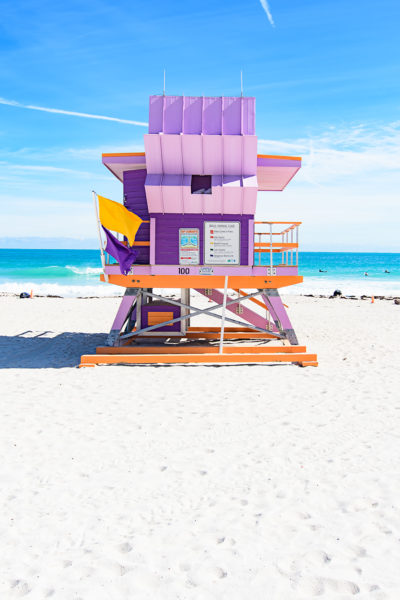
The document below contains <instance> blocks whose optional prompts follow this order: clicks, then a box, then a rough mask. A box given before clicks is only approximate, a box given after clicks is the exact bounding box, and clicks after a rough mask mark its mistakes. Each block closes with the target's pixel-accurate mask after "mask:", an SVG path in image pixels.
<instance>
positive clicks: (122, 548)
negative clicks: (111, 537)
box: [119, 542, 132, 554]
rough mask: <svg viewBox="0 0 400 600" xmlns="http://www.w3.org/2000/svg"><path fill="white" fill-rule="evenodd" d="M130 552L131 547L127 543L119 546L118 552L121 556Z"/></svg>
mask: <svg viewBox="0 0 400 600" xmlns="http://www.w3.org/2000/svg"><path fill="white" fill-rule="evenodd" d="M131 550H132V546H131V545H130V543H129V542H124V543H123V544H120V545H119V551H120V552H122V553H123V554H127V553H128V552H130V551H131Z"/></svg>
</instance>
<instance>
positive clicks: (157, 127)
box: [149, 96, 163, 133]
mask: <svg viewBox="0 0 400 600" xmlns="http://www.w3.org/2000/svg"><path fill="white" fill-rule="evenodd" d="M162 130H163V96H150V102H149V133H159V132H160V131H162Z"/></svg>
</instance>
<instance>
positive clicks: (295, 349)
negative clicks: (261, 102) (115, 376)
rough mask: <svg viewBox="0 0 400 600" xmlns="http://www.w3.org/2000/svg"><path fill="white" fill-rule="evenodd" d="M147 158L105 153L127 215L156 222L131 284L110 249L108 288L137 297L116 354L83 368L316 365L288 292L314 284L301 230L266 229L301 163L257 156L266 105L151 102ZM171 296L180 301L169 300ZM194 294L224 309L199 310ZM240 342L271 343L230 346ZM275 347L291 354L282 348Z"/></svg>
mask: <svg viewBox="0 0 400 600" xmlns="http://www.w3.org/2000/svg"><path fill="white" fill-rule="evenodd" d="M144 147H145V152H142V153H122V154H121V153H118V154H115V153H114V154H103V163H104V164H105V166H106V167H107V168H108V169H109V170H110V171H111V172H112V173H113V174H114V175H115V176H116V177H117V178H118V179H119V180H120V181H121V182H122V183H123V202H124V205H125V207H126V208H127V209H128V210H130V211H132V212H133V213H135V214H136V215H138V216H139V217H140V218H141V219H142V220H143V221H144V222H143V224H142V225H141V226H140V228H139V230H138V233H137V235H136V239H135V243H134V245H135V247H137V248H138V249H139V250H140V252H139V255H138V257H137V258H136V260H135V262H134V263H133V264H132V266H131V269H130V272H129V273H128V274H127V275H124V274H122V273H121V270H120V267H119V265H118V264H115V263H114V264H113V263H111V262H110V257H109V256H108V255H106V254H105V253H104V250H103V246H102V247H101V253H102V260H103V266H104V273H103V275H102V276H101V279H102V280H103V281H106V282H108V283H112V284H115V285H119V286H122V287H124V288H125V295H124V297H123V299H122V302H121V306H120V308H119V310H118V313H117V315H116V317H115V319H114V323H113V325H112V327H111V331H110V334H109V336H108V342H107V343H108V345H107V346H105V347H101V348H98V349H97V353H96V355H87V356H83V357H82V363H81V364H82V366H89V365H92V364H99V363H112V362H114V363H123V362H126V363H160V362H164V363H165V362H167V363H173V362H237V363H250V362H281V361H288V362H296V363H299V364H302V365H304V366H305V365H316V364H317V362H316V355H315V354H306V353H305V352H306V349H305V347H304V346H299V345H298V340H297V337H296V334H295V332H294V329H293V326H292V324H291V322H290V320H289V317H288V315H287V312H286V310H285V306H284V304H283V303H282V300H281V298H280V296H279V292H278V289H279V288H281V287H284V286H288V285H293V284H295V283H300V282H301V281H302V279H303V278H302V277H301V276H299V275H298V227H299V225H300V222H298V221H294V222H276V221H275V222H272V221H268V222H261V221H255V213H256V206H257V192H258V191H281V190H283V189H284V188H285V186H286V185H287V184H288V182H289V181H290V180H291V179H292V177H293V176H294V175H295V174H296V173H297V171H298V170H299V169H300V167H301V158H299V157H291V156H269V155H258V154H257V136H256V134H255V98H249V97H243V96H240V97H201V96H165V95H162V96H161V95H160V96H151V97H150V107H149V132H148V133H147V134H145V135H144ZM168 288H169V289H178V290H180V294H178V295H176V294H175V296H174V297H171V296H169V297H165V295H162V290H165V289H168ZM155 290H158V293H156V291H155ZM244 290H246V291H244ZM194 291H195V292H196V293H197V294H200V295H202V296H205V297H206V298H208V300H210V301H213V302H214V304H213V305H212V306H209V303H207V305H206V307H204V302H203V308H201V307H200V308H199V307H195V306H193V305H192V304H191V295H192V293H193V292H194ZM193 295H194V294H193ZM257 297H258V298H257ZM247 301H250V302H252V303H253V305H252V308H249V306H248V302H247ZM245 302H246V303H245ZM227 311H229V312H230V313H233V317H234V318H232V315H229V316H227ZM199 315H203V316H204V315H207V316H209V317H213V318H216V319H219V320H220V326H219V327H204V326H198V327H196V326H194V325H193V320H194V319H195V317H197V316H199ZM227 324H229V326H227ZM232 325H234V326H232ZM149 339H150V340H152V342H153V345H152V346H149V345H148V343H149ZM234 339H240V340H254V339H256V340H260V339H261V340H264V341H265V343H263V344H261V345H258V346H250V345H244V344H242V345H240V346H235V345H232V344H231V342H229V341H228V342H227V340H234ZM193 340H207V341H208V344H205V342H204V341H203V342H202V345H194V344H196V342H193ZM213 340H216V341H218V342H219V343H217V344H216V343H215V341H214V342H213ZM272 340H276V341H277V340H280V341H281V342H283V344H281V345H274V346H271V341H272ZM160 342H162V343H160ZM171 342H173V343H171ZM178 342H179V343H178ZM225 342H227V343H225ZM144 343H147V345H143V344H144ZM154 343H156V345H154ZM213 344H214V345H213Z"/></svg>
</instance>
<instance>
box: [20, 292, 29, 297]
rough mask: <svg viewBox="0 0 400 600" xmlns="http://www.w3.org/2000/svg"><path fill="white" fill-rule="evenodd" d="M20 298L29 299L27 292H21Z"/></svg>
mask: <svg viewBox="0 0 400 600" xmlns="http://www.w3.org/2000/svg"><path fill="white" fill-rule="evenodd" d="M19 297H20V298H30V297H31V295H30V294H28V292H21V294H20V295H19Z"/></svg>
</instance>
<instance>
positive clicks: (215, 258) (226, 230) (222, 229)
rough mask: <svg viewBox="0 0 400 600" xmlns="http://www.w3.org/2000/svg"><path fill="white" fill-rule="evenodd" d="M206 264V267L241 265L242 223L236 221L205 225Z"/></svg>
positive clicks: (210, 222) (209, 222) (207, 222)
mask: <svg viewBox="0 0 400 600" xmlns="http://www.w3.org/2000/svg"><path fill="white" fill-rule="evenodd" d="M204 263H205V264H206V265H239V264H240V223H238V222H234V221H206V222H205V223H204Z"/></svg>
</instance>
